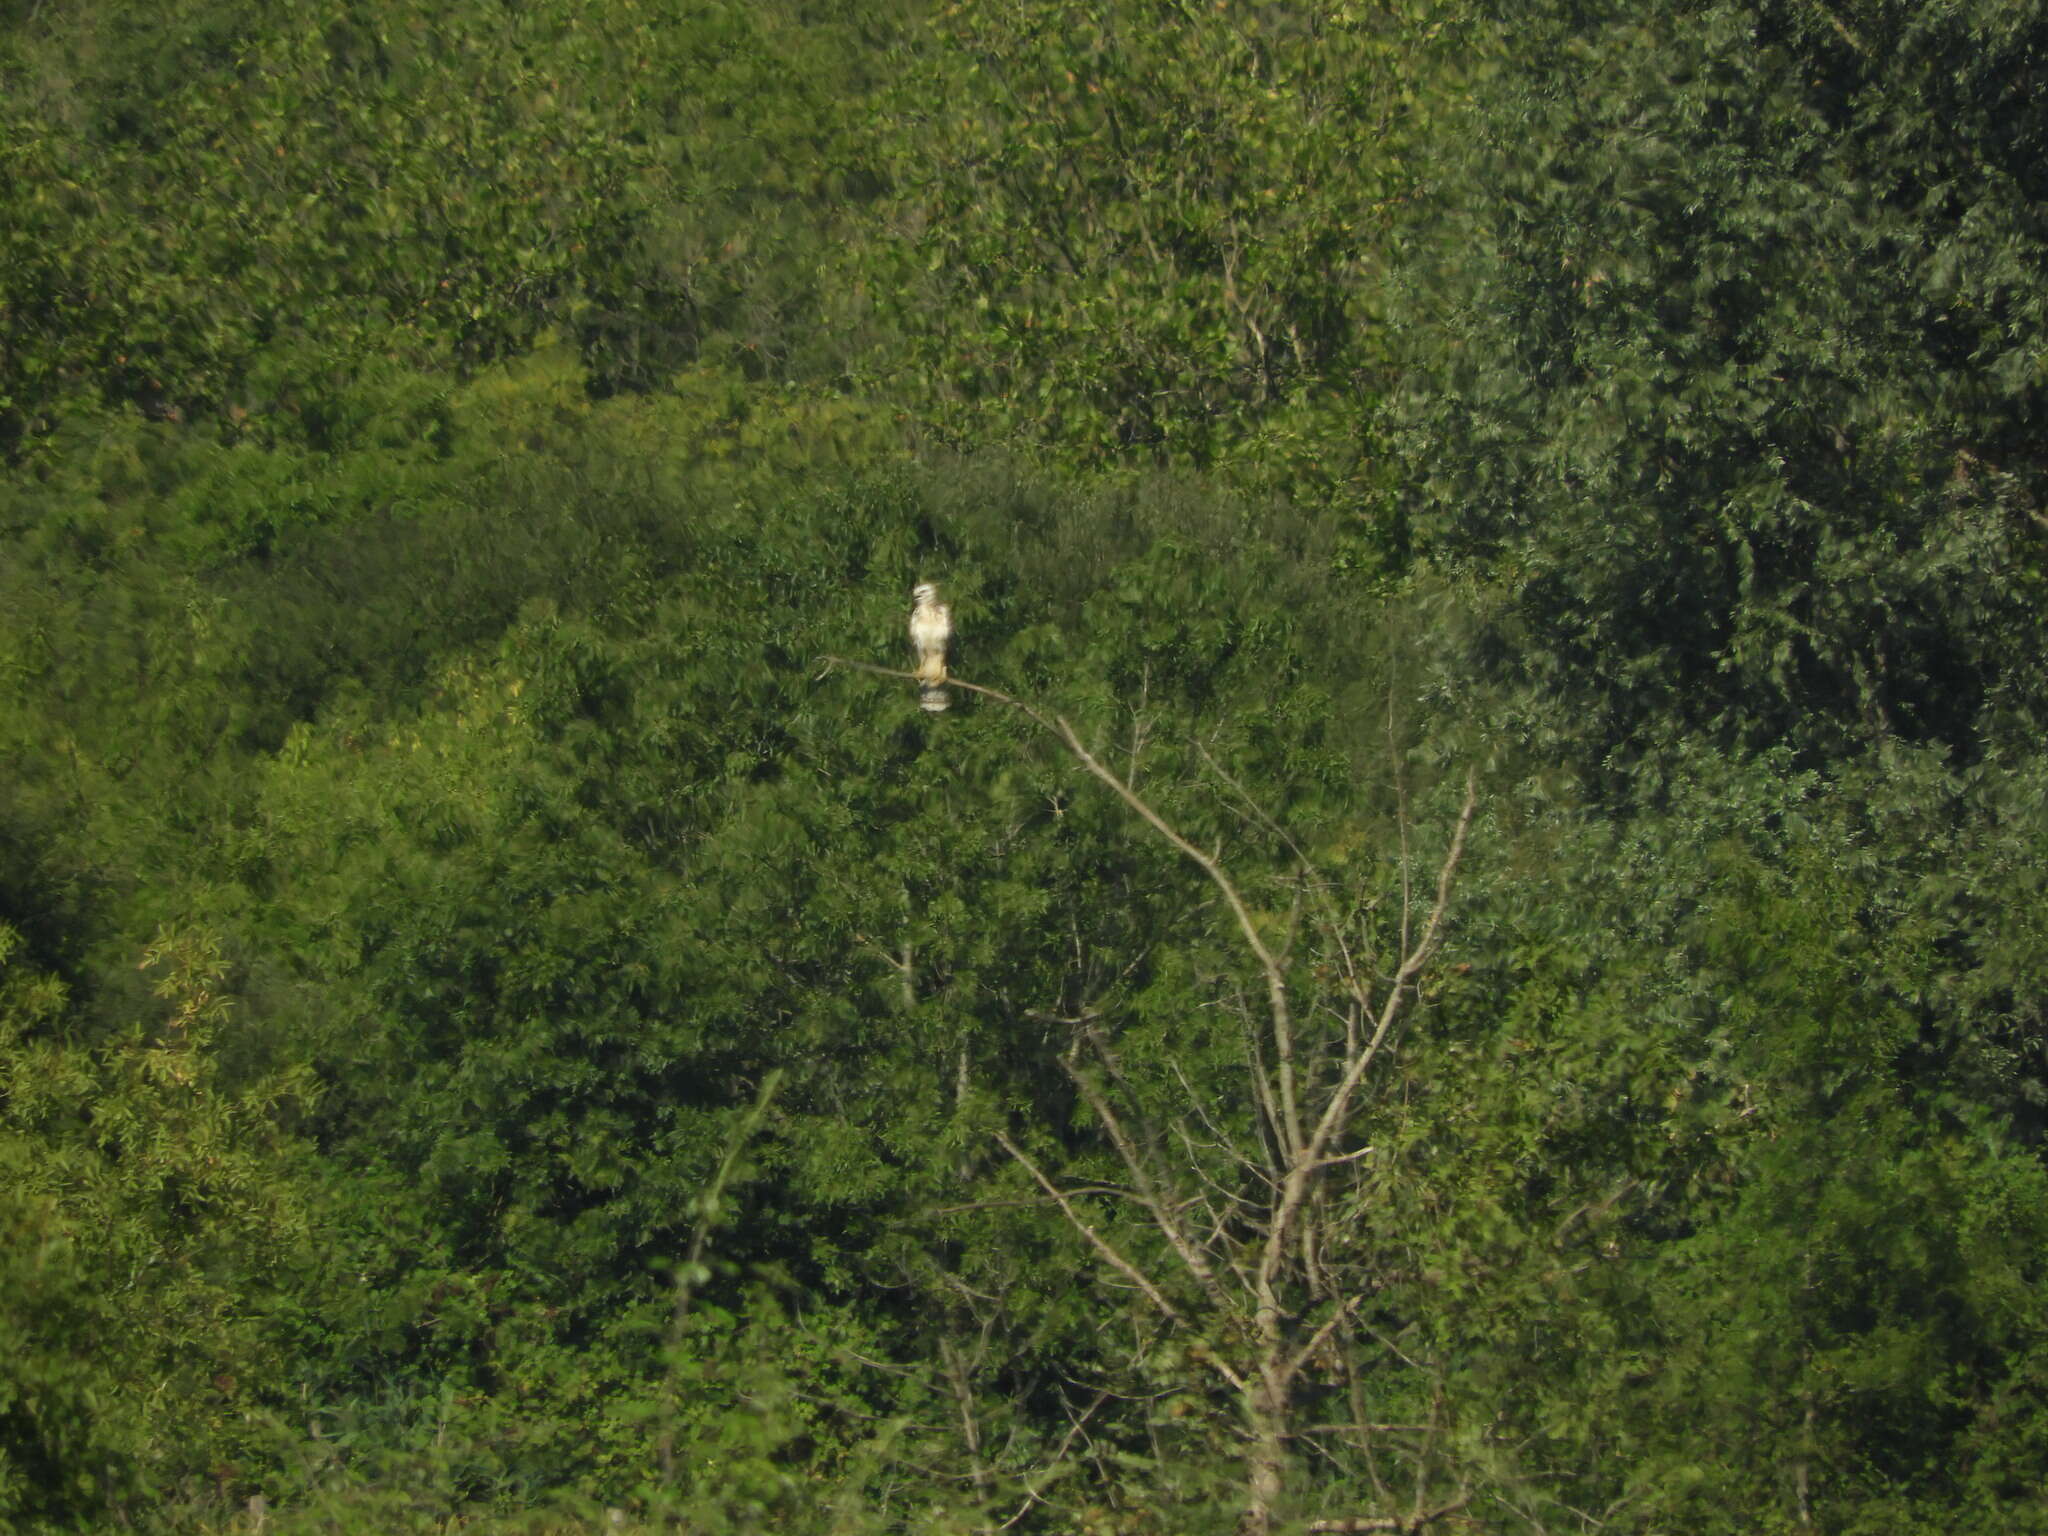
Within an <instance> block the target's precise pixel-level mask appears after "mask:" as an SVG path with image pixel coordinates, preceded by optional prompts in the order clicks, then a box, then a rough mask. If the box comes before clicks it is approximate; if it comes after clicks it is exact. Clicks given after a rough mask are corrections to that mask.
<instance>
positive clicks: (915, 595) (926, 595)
mask: <svg viewBox="0 0 2048 1536" xmlns="http://www.w3.org/2000/svg"><path fill="white" fill-rule="evenodd" d="M910 596H911V600H912V601H914V602H919V603H936V602H937V601H938V600H939V588H938V584H937V583H936V582H930V581H920V582H919V583H918V584H917V585H916V586H914V587H912V588H911V589H910Z"/></svg>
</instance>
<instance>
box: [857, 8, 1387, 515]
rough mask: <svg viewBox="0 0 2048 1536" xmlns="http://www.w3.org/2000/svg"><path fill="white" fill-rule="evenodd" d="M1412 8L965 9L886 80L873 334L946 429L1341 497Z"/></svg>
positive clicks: (1365, 359)
mask: <svg viewBox="0 0 2048 1536" xmlns="http://www.w3.org/2000/svg"><path fill="white" fill-rule="evenodd" d="M1422 21H1423V14H1422V11H1421V9H1420V8H1415V7H1409V8H1402V7H1386V8H1380V7H1364V6H1352V5H1321V4H1318V5H1310V6H1276V5H1258V4H1252V5H1221V6H1215V7H1208V6H1199V7H1198V6H1184V5H1178V4H1151V3H1145V4H1119V3H1097V0H1048V3H1044V4H1034V5H1027V6H1016V5H982V4H965V5H955V6H948V7H945V8H943V9H942V10H940V11H939V12H938V13H937V14H936V15H935V16H934V17H933V19H932V21H931V22H930V23H929V26H928V28H927V30H926V31H925V32H924V33H923V34H922V35H921V37H920V39H919V44H920V45H919V47H918V49H917V51H916V53H915V54H914V55H913V58H912V61H911V63H910V65H909V66H908V67H907V68H906V70H905V71H904V73H903V76H902V78H901V80H900V81H899V82H898V83H897V85H896V86H895V88H894V93H893V95H892V96H891V97H890V99H889V107H890V117H889V123H890V126H889V128H888V129H887V130H886V132H885V135H884V145H883V151H884V154H885V164H886V165H887V166H888V168H889V179H890V183H891V187H892V191H893V198H892V205H893V218H894V219H895V221H896V227H897V228H899V229H900V230H902V231H903V233H902V235H901V237H900V238H899V240H898V242H897V243H896V244H895V245H894V246H887V245H878V246H877V247H876V248H875V253H874V254H875V259H876V260H877V261H878V262H880V263H882V265H879V266H878V267H877V268H876V269H875V271H874V273H873V275H872V276H871V277H869V278H868V279H867V280H868V281H870V282H871V283H872V284H873V286H874V287H875V289H876V293H877V298H878V299H879V300H880V302H881V304H882V305H883V312H884V315H885V316H886V318H887V320H888V321H889V324H890V331H891V333H892V334H900V335H901V336H902V337H903V338H904V339H905V340H907V341H908V342H909V343H910V345H911V348H912V350H911V351H910V352H909V353H908V355H907V356H903V357H898V356H896V355H894V354H893V353H889V352H884V353H883V354H882V355H881V357H880V358H879V359H878V363H877V366H879V367H882V368H886V369H889V370H891V371H890V372H889V373H888V374H887V375H886V381H887V384H888V386H889V387H891V388H892V389H901V390H906V392H907V393H909V395H910V397H911V398H913V399H915V400H918V401H919V402H920V404H921V405H922V406H923V408H924V410H925V411H926V412H927V413H928V414H929V415H930V417H931V419H932V422H933V424H934V426H935V428H936V430H937V431H938V432H939V434H940V435H941V436H942V437H944V438H946V439H948V440H951V441H956V442H959V441H970V442H979V441H984V440H987V439H990V438H996V439H1002V438H1005V437H1010V436H1014V435H1015V434H1017V433H1019V432H1022V433H1026V434H1029V435H1030V436H1032V437H1034V438H1039V439H1043V440H1045V441H1048V442H1050V443H1053V444H1057V445H1059V446H1060V447H1061V448H1063V449H1066V450H1067V451H1068V452H1070V453H1071V454H1072V455H1073V456H1074V457H1075V459H1076V460H1077V461H1078V462H1080V463H1082V464H1086V465H1091V466H1093V465H1102V464H1108V463H1115V462H1137V463H1144V464H1177V465H1191V466H1196V467H1208V466H1210V465H1219V466H1222V467H1224V468H1225V469H1227V471H1228V472H1229V474H1230V475H1231V477H1232V478H1233V479H1234V480H1235V481H1236V482H1237V483H1240V484H1249V485H1254V486H1261V487H1278V488H1284V489H1285V490H1287V491H1288V492H1291V493H1293V494H1297V495H1301V496H1304V497H1308V498H1312V499H1315V500H1318V501H1329V500H1334V501H1336V502H1338V503H1339V504H1340V505H1343V506H1346V507H1347V508H1351V509H1354V510H1355V509H1356V508H1357V506H1358V505H1359V503H1360V501H1361V498H1362V497H1363V496H1364V494H1365V489H1366V487H1367V485H1368V484H1369V476H1370V473H1371V471H1370V459H1371V457H1372V454H1371V445H1370V444H1369V443H1368V442H1367V441H1366V440H1365V439H1364V437H1363V433H1362V426H1363V421H1362V418H1363V416H1364V414H1365V413H1366V411H1367V410H1368V409H1369V408H1370V405H1371V402H1372V401H1373V399H1374V398H1375V396H1376V394H1377V392H1378V391H1379V389H1380V388H1381V387H1382V381H1383V380H1384V378H1385V368H1386V364H1385V350H1384V343H1383V341H1382V340H1381V336H1380V327H1379V324H1378V321H1377V316H1376V309H1377V292H1376V288H1377V279H1378V277H1379V275H1380V272H1381V262H1382V259H1383V257H1384V253H1385V251H1386V249H1387V231H1388V230H1389V228H1390V227H1391V225H1392V224H1393V223H1394V221H1395V217H1396V210H1397V209H1398V207H1399V205H1400V204H1401V203H1402V202H1403V201H1404V200H1406V199H1407V197H1408V196H1409V195H1410V192H1411V190H1412V182H1413V178H1414V176H1415V162H1416V160H1417V159H1418V158H1419V157H1420V156H1421V155H1422V154H1423V153H1424V151H1423V150H1422V149H1421V148H1420V147H1419V146H1420V144H1421V142H1422V134H1423V127H1422V123H1421V122H1419V121H1418V119H1423V120H1426V116H1427V112H1426V109H1425V108H1423V107H1422V106H1421V105H1420V104H1419V101H1418V96H1417V93H1416V89H1415V87H1416V74H1417V73H1418V64H1419V62H1420V60H1421V59H1422V58H1423V57H1424V56H1425V53H1426V50H1425V49H1424V47H1423V46H1422V42H1423V39H1422V37H1421V36H1420V33H1421V23H1422Z"/></svg>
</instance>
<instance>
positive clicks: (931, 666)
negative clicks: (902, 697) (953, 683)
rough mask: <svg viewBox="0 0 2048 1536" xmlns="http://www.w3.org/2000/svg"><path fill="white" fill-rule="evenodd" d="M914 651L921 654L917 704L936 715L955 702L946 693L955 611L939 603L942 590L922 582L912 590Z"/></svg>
mask: <svg viewBox="0 0 2048 1536" xmlns="http://www.w3.org/2000/svg"><path fill="white" fill-rule="evenodd" d="M910 595H911V597H912V599H914V601H915V606H914V607H912V608H911V610H910V648H911V649H912V650H913V651H915V652H916V653H917V702H918V704H919V706H920V707H922V708H924V709H928V710H930V711H932V712H933V713H934V714H936V713H938V711H940V710H942V709H944V708H945V707H946V706H947V705H948V704H949V703H951V702H952V700H951V697H950V695H948V693H947V692H946V687H945V683H946V643H947V642H948V641H949V640H951V639H952V638H953V610H952V608H951V607H950V606H948V605H947V604H945V603H942V602H940V601H939V589H938V588H937V587H935V586H933V585H932V584H931V583H930V582H928V581H921V582H919V583H918V584H917V585H916V586H914V587H912V588H911V589H910Z"/></svg>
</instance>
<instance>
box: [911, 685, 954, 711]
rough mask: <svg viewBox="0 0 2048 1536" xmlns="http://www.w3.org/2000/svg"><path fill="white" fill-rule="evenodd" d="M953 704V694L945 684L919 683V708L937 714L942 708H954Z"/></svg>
mask: <svg viewBox="0 0 2048 1536" xmlns="http://www.w3.org/2000/svg"><path fill="white" fill-rule="evenodd" d="M952 705H953V695H952V694H951V693H950V692H948V691H947V689H946V686H945V684H943V683H919V684H918V685H917V707H918V708H919V709H922V710H925V711H928V712H929V713H931V714H934V715H936V714H938V713H939V712H940V711H941V710H944V709H950V708H952Z"/></svg>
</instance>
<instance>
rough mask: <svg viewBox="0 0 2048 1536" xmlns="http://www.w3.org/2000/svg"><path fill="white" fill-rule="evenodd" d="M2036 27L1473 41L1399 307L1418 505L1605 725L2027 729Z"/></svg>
mask: <svg viewBox="0 0 2048 1536" xmlns="http://www.w3.org/2000/svg"><path fill="white" fill-rule="evenodd" d="M2040 44H2041V22H2040V19H2039V17H2037V16H2036V15H2034V14H2033V12H2032V11H2031V10H2030V9H2028V8H2021V9H2020V10H2012V9H2009V8H2005V7H2000V6H1994V5H1983V6H1976V5H1963V6H1954V7H1947V8H1943V9H1940V10H1939V11H1930V12H1922V11H1919V10H1914V9H1911V8H1906V7H1899V6H1893V5H1889V4H1882V3H1874V4H1870V5H1855V6H1850V7H1847V8H1844V7H1840V6H1832V7H1828V8H1825V9H1822V8H1813V7H1808V8H1803V9H1802V8H1799V7H1783V6H1776V5H1753V4H1747V3H1744V4H1726V5H1721V4H1715V5H1704V6H1698V7H1683V8H1678V9H1675V10H1672V11H1669V12H1660V13H1656V14H1653V15H1650V16H1645V15H1643V14H1642V13H1641V11H1640V10H1639V9H1637V8H1627V9H1623V8H1605V7H1597V6H1596V7H1592V8H1587V7H1580V6H1561V7H1556V8H1552V9H1550V10H1540V11H1538V12H1534V13H1528V14H1523V15H1521V16H1519V17H1518V18H1517V21H1516V25H1515V27H1514V29H1513V31H1512V34H1511V35H1506V34H1504V35H1503V36H1502V38H1501V39H1500V41H1499V43H1498V44H1497V45H1496V47H1495V56H1494V58H1493V59H1492V60H1491V62H1490V66H1489V67H1488V68H1486V69H1484V70H1481V71H1479V73H1478V78H1479V79H1480V85H1479V87H1478V89H1477V91H1476V93H1475V106H1474V109H1473V117H1472V119H1471V122H1470V126H1469V129H1468V130H1467V134H1466V135H1465V136H1464V137H1463V138H1462V147H1463V150H1464V153H1463V156H1462V162H1461V164H1460V165H1459V167H1458V169H1457V171H1456V172H1455V173H1454V174H1453V175H1451V176H1449V177H1447V178H1446V182H1447V185H1446V190H1445V193H1444V195H1443V198H1442V203H1441V207H1442V221H1441V224H1440V226H1439V228H1438V229H1437V231H1436V235H1435V244H1436V249H1435V250H1434V252H1433V255H1432V258H1431V260H1430V261H1428V262H1425V263H1422V264H1421V267H1420V270H1421V272H1422V274H1423V281H1422V282H1421V283H1420V285H1419V286H1418V288H1417V290H1416V292H1415V294H1414V295H1413V299H1412V301H1411V304H1410V305H1409V307H1408V311H1407V313H1408V315H1409V316H1410V317H1411V318H1412V320H1413V322H1414V323H1415V324H1416V325H1417V326H1418V327H1421V328H1422V329H1421V332H1420V334H1421V335H1422V336H1423V337H1424V338H1425V339H1424V340H1423V342H1422V345H1421V348H1420V349H1419V350H1418V352H1417V354H1416V357H1415V362H1416V367H1415V369H1414V371H1413V372H1412V373H1411V375H1410V384H1411V388H1410V389H1409V390H1408V391H1407V395H1408V399H1407V402H1406V405H1405V407H1404V410H1403V412H1402V420H1403V422H1404V423H1405V426H1404V431H1405V432H1406V434H1407V439H1408V441H1409V443H1410V445H1411V449H1410V452H1409V454H1408V460H1409V462H1410V463H1411V464H1412V465H1413V467H1414V471H1415V478H1414V481H1413V483H1414V484H1415V486H1416V488H1417V495H1416V498H1415V501H1416V512H1417V518H1418V525H1419V530H1420V531H1421V533H1422V534H1423V536H1424V538H1425V539H1426V541H1427V543H1428V544H1429V546H1430V547H1431V548H1432V549H1434V550H1436V551H1438V552H1439V553H1440V554H1441V555H1442V556H1443V557H1445V558H1449V559H1455V560H1457V561H1460V562H1467V563H1470V564H1471V565H1473V566H1474V567H1475V568H1477V569H1479V570H1482V571H1484V572H1486V573H1488V574H1489V575H1490V576H1491V577H1494V578H1497V579H1498V581H1499V582H1500V584H1501V588H1502V604H1503V607H1502V612H1501V614H1500V615H1499V618H1498V622H1497V624H1496V626H1495V632H1496V634H1497V637H1498V638H1497V642H1496V643H1497V645H1498V646H1499V647H1500V651H1499V658H1498V661H1497V666H1498V667H1499V668H1500V669H1502V670H1506V671H1510V672H1512V673H1513V674H1515V675H1517V676H1520V677H1523V678H1526V679H1528V680H1530V681H1531V682H1532V683H1533V684H1535V685H1536V686H1537V687H1538V688H1540V689H1541V690H1542V691H1543V692H1545V693H1546V694H1548V695H1550V696H1553V697H1554V698H1556V699H1557V700H1558V701H1559V703H1560V705H1561V706H1562V707H1563V709H1564V710H1566V711H1568V712H1569V717H1570V726H1569V729H1570V730H1571V731H1572V732H1574V733H1575V734H1576V735H1578V736H1579V737H1580V739H1581V740H1583V742H1584V743H1585V746H1584V749H1583V750H1584V760H1586V761H1587V762H1589V763H1598V762H1600V761H1601V760H1602V759H1603V758H1604V757H1606V756H1607V755H1608V754H1610V753H1613V754H1617V756H1616V763H1617V766H1619V765H1621V764H1625V763H1626V762H1628V761H1630V760H1632V759H1633V758H1634V757H1636V756H1637V755H1639V754H1641V753H1642V752H1644V751H1645V750H1646V749H1648V748H1651V747H1653V746H1654V745H1656V744H1657V743H1658V742H1660V741H1662V740H1666V739H1668V738H1669V736H1670V735H1671V734H1672V733H1673V732H1676V731H1685V730H1691V729H1706V730H1712V731H1715V732H1717V733H1719V735H1720V736H1721V738H1722V739H1724V740H1729V741H1741V742H1744V743H1746V744H1749V745H1752V746H1759V747H1760V746H1764V745H1767V744H1769V743H1770V742H1773V741H1775V740H1778V739H1780V738H1788V739H1790V740H1792V741H1794V742H1795V743H1796V744H1798V745H1800V746H1801V747H1802V748H1809V749H1811V750H1813V751H1815V752H1819V753H1840V752H1843V751H1845V750H1846V749H1848V748H1849V747H1850V746H1852V745H1854V744H1858V743H1868V742H1871V741H1876V740H1891V739H1899V740H1905V741H1910V742H1933V743H1938V744H1940V745H1942V746H1945V747H1948V748H1951V749H1954V750H1957V751H1960V752H1965V753H1967V752H1969V751H1972V750H1975V749H1976V743H1977V742H1978V741H1979V739H1980V733H1982V732H1984V731H1993V732H1996V733H1998V734H2000V735H2003V734H2004V733H2006V732H2018V733H2019V734H2020V736H2021V737H2022V738H2024V739H2026V740H2028V741H2032V740H2033V739H2035V737H2036V736H2037V734H2038V727H2039V718H2038V717H2039V711H2040V708H2041V700H2042V698H2043V697H2044V688H2043V679H2042V677H2041V673H2040V669H2039V648H2038V647H2037V646H2036V645H2035V644H2034V643H2033V640H2032V636H2033V634H2034V626H2035V616H2036V613H2037V611H2038V608H2039V599H2040V582H2041V577H2042V569H2043V567H2042V561H2041V558H2040V542H2039V541H2040V537H2041V528H2040V524H2039V508H2040V506H2041V504H2042V502H2041V498H2042V494H2043V489H2044V488H2043V486H2042V485H2041V483H2040V470H2039V466H2038V464H2037V463H2035V462H2034V460H2033V459H2032V458H2031V457H2029V455H2028V453H2027V452H2026V451H2025V450H2023V449H2020V448H2019V446H2018V445H2019V444H2020V442H2021V441H2022V440H2023V439H2026V438H2027V437H2028V436H2029V435H2030V433H2031V432H2032V430H2033V428H2032V426H2031V425H2030V423H2031V422H2032V421H2033V419H2034V417H2035V416H2036V415H2037V414H2038V412H2039V409H2040V391H2041V387H2042V378H2043V375H2042V370H2041V357H2040V352H2039V346H2038V341H2037V339H2036V338H2037V337H2038V333H2039V326H2038V325H2037V324H2036V323H2035V320H2036V319H2037V318H2038V316H2039V313H2040V306H2041V303H2042V297H2041V289H2040V284H2039V283H2038V281H2037V280H2036V279H2037V274H2038V272H2039V269H2040V263H2041V258H2042V250H2043V244H2042V242H2043V239H2044V237H2048V233H2044V230H2043V228H2042V225H2041V220H2040V198H2039V189H2038V187H2037V186H2036V185H2035V183H2036V182H2037V181H2038V174H2039V173H2038V165H2039V163H2040V161H2039V157H2038V156H2037V155H2035V154H2034V152H2033V148H2032V146H2033V144H2034V142H2035V140H2036V139H2037V138H2038V135H2039V133H2040V126H2039V122H2038V114H2035V113H2033V112H2032V111H2031V110H2029V109H2026V108H2022V107H2020V106H2019V105H2018V100H2019V99H2018V98H2017V97H2015V96H2013V95H2012V94H2011V93H2012V92H2013V91H2014V90H2016V89H2018V87H2017V86H2015V85H2014V83H2013V82H2015V81H2016V80H2018V79H2020V78H2021V77H2022V76H2023V75H2024V72H2025V66H2024V65H2023V64H2022V63H2020V61H2021V60H2023V59H2025V58H2028V57H2031V56H2032V54H2033V52H2034V50H2036V49H2038V47H2039V46H2040Z"/></svg>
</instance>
